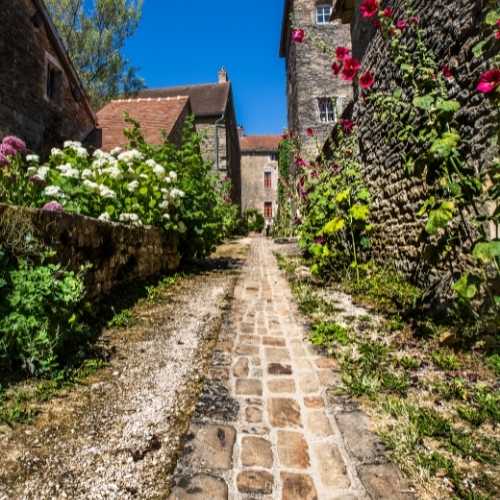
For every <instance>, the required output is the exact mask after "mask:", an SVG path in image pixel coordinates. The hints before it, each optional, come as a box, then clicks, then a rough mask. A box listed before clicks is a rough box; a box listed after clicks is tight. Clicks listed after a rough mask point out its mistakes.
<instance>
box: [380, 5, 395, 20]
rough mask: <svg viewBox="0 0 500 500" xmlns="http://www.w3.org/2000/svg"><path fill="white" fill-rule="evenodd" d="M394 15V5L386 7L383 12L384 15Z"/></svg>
mask: <svg viewBox="0 0 500 500" xmlns="http://www.w3.org/2000/svg"><path fill="white" fill-rule="evenodd" d="M393 15H394V9H393V8H392V7H386V8H385V9H384V11H383V12H382V17H388V18H390V17H392V16H393Z"/></svg>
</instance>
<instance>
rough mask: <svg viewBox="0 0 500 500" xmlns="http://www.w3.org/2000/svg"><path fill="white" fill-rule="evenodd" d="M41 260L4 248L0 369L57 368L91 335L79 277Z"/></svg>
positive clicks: (0, 261) (44, 370)
mask: <svg viewBox="0 0 500 500" xmlns="http://www.w3.org/2000/svg"><path fill="white" fill-rule="evenodd" d="M44 260H45V259H44V258H42V261H41V263H39V264H36V263H33V262H31V261H30V260H28V259H25V258H14V257H12V256H11V255H8V254H7V253H6V252H5V251H4V250H3V249H2V247H0V268H1V270H0V369H1V370H2V371H5V370H12V369H17V368H22V369H23V370H24V371H26V372H28V373H30V374H32V375H42V374H48V373H51V372H53V371H54V370H55V369H56V368H57V367H58V366H59V364H60V362H61V361H62V359H63V358H64V357H65V356H66V355H69V354H70V353H75V352H76V351H77V350H78V349H79V348H80V347H81V346H83V344H84V342H85V340H86V339H87V338H88V334H89V332H88V329H87V327H86V326H85V323H84V322H83V321H81V312H82V309H83V307H84V299H85V287H84V283H83V281H82V279H81V277H80V276H78V275H77V274H75V273H73V272H68V271H65V270H64V269H63V268H62V267H61V266H60V265H56V264H49V263H46V262H45V261H44Z"/></svg>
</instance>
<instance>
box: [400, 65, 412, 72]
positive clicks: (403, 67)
mask: <svg viewBox="0 0 500 500" xmlns="http://www.w3.org/2000/svg"><path fill="white" fill-rule="evenodd" d="M401 71H402V72H403V73H407V74H411V73H413V72H414V71H415V67H414V66H412V65H411V64H401Z"/></svg>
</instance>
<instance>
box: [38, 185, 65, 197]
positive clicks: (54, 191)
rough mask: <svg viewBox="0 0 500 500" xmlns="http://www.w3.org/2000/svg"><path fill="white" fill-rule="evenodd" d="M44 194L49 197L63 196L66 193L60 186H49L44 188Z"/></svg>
mask: <svg viewBox="0 0 500 500" xmlns="http://www.w3.org/2000/svg"><path fill="white" fill-rule="evenodd" d="M43 195H44V196H47V197H48V198H63V197H64V193H63V192H62V189H61V188H60V187H59V186H47V187H46V188H45V189H44V190H43Z"/></svg>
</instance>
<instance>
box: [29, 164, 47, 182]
mask: <svg viewBox="0 0 500 500" xmlns="http://www.w3.org/2000/svg"><path fill="white" fill-rule="evenodd" d="M49 170H50V169H49V167H40V168H39V169H37V170H36V171H35V175H34V176H33V177H34V178H35V180H40V181H45V180H46V179H47V175H48V173H49Z"/></svg>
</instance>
